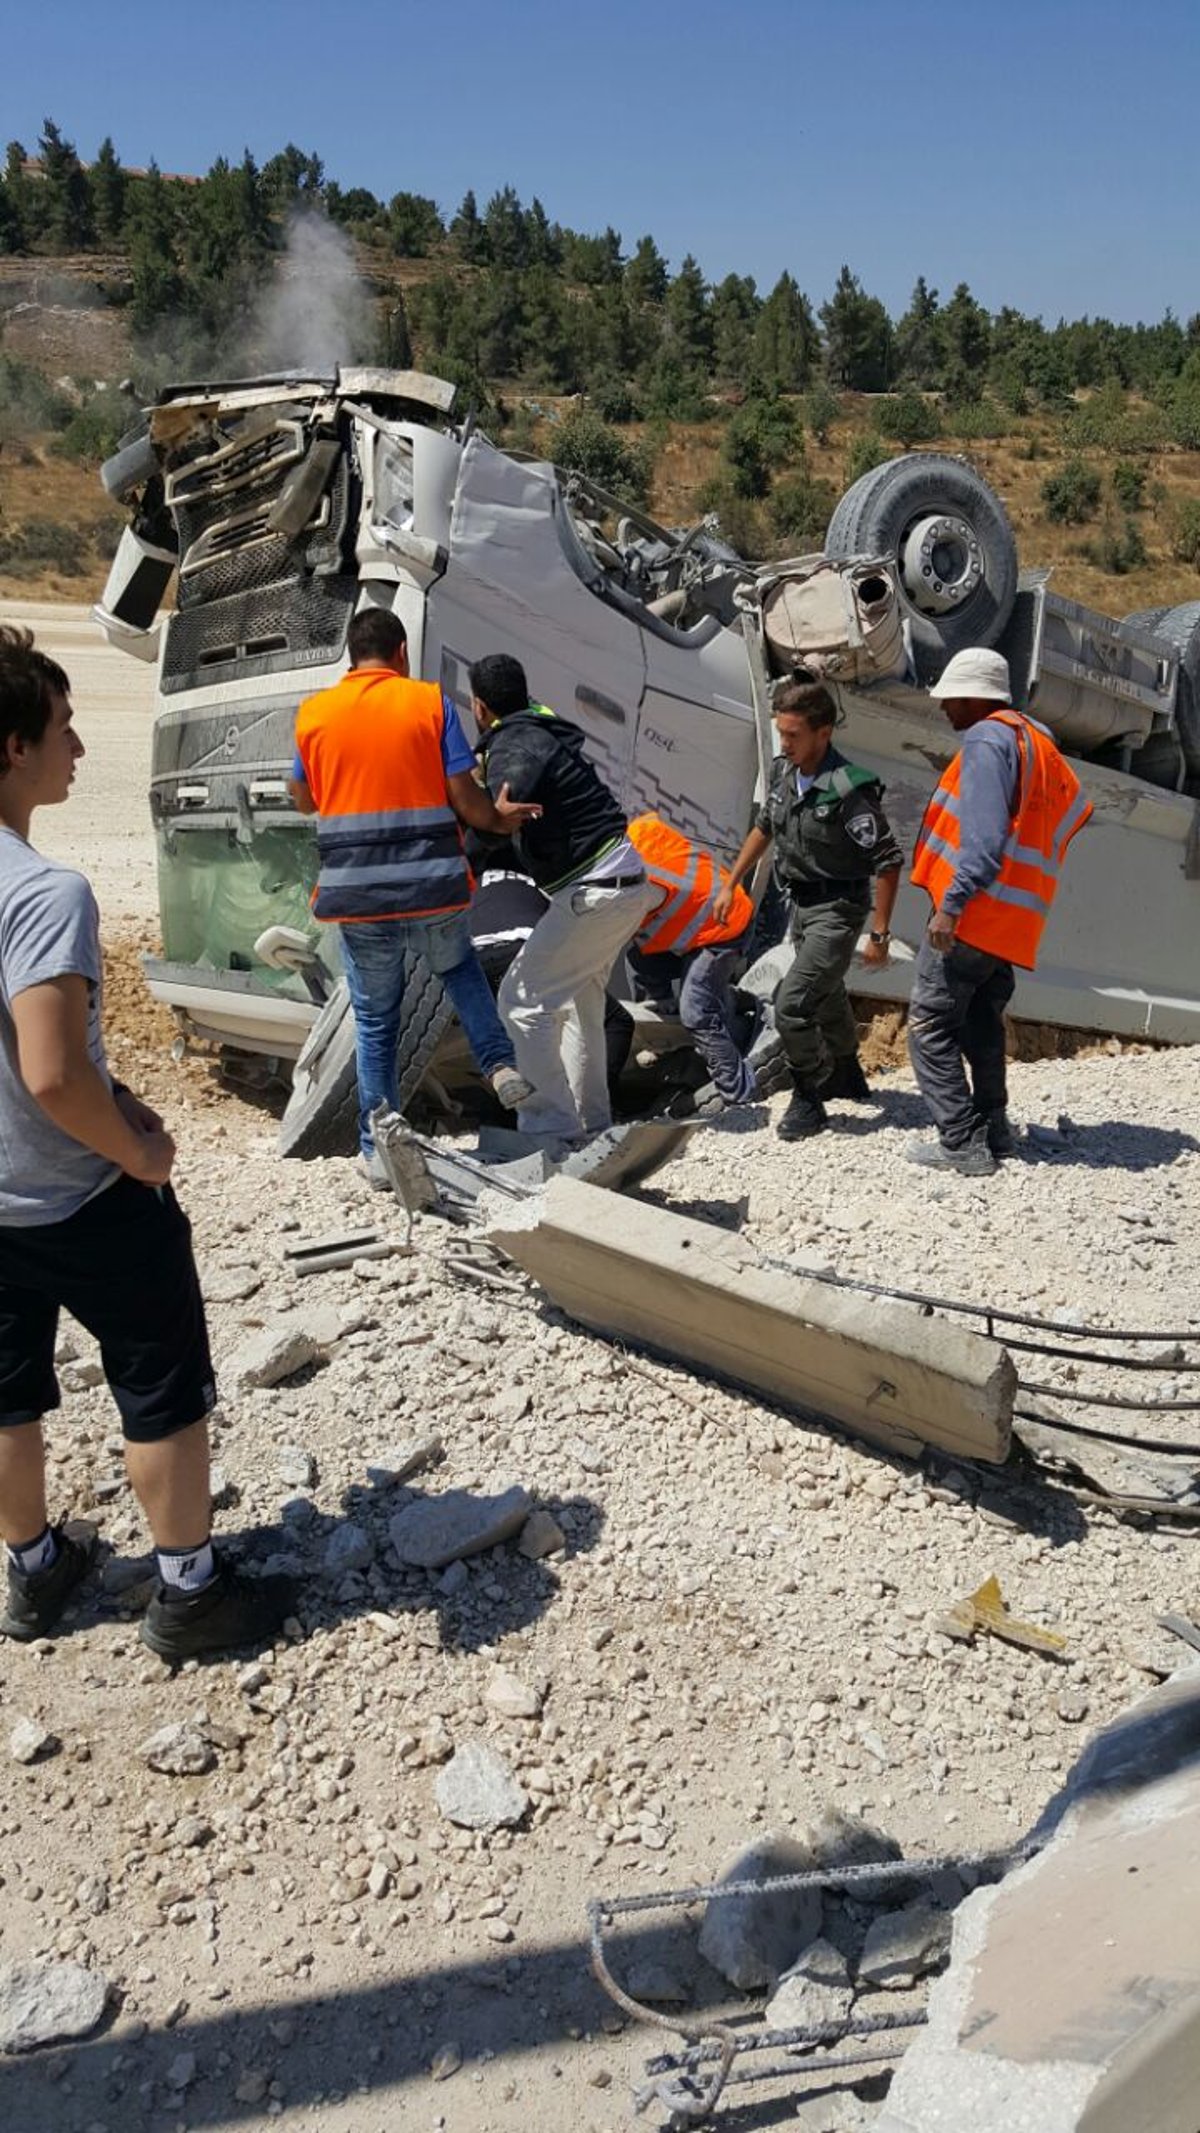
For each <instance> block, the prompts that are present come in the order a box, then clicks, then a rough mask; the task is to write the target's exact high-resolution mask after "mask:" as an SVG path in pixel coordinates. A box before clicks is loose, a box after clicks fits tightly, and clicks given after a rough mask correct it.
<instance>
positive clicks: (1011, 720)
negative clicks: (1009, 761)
mask: <svg viewBox="0 0 1200 2133" xmlns="http://www.w3.org/2000/svg"><path fill="white" fill-rule="evenodd" d="M989 715H990V717H992V718H996V719H999V720H1000V721H1001V723H1002V724H1003V725H1005V726H1010V727H1011V728H1012V730H1013V732H1014V733H1015V734H1016V737H1017V752H1018V755H1019V758H1020V765H1021V769H1020V778H1019V781H1018V786H1017V799H1016V807H1015V809H1014V811H1013V816H1012V820H1011V822H1010V823H1009V827H1008V836H1007V838H1006V840H1005V845H1004V856H1003V858H1002V860H1001V862H1000V871H999V873H998V874H997V876H996V878H995V880H994V881H993V882H992V883H991V885H990V886H989V887H988V888H986V889H984V890H982V891H981V892H980V893H979V894H978V895H977V896H972V897H971V899H970V901H969V902H968V903H966V904H964V906H963V908H962V911H961V912H960V913H959V914H958V918H957V921H956V932H957V935H958V938H959V940H960V941H966V943H967V945H968V947H971V948H982V949H983V950H984V951H985V953H986V954H988V955H995V956H999V957H1001V958H1002V960H1003V961H1004V962H1006V963H1016V964H1018V965H1019V967H1020V968H1021V969H1022V970H1032V969H1033V967H1034V964H1035V963H1036V961H1037V952H1038V946H1039V943H1040V941H1041V938H1042V929H1043V927H1044V926H1045V923H1046V920H1047V918H1048V917H1049V915H1050V906H1051V904H1052V903H1053V902H1054V897H1055V892H1056V890H1057V888H1058V876H1059V869H1060V867H1061V866H1062V862H1063V856H1064V854H1065V852H1066V849H1067V846H1068V845H1069V844H1070V842H1071V839H1072V837H1074V836H1075V834H1076V832H1077V831H1078V830H1081V829H1082V828H1083V825H1084V823H1085V822H1086V821H1087V819H1088V817H1089V816H1090V814H1091V812H1092V803H1091V801H1090V800H1089V799H1088V797H1087V795H1086V793H1085V792H1084V790H1083V787H1082V786H1081V784H1080V782H1079V780H1078V778H1077V777H1076V775H1075V773H1074V771H1073V770H1072V769H1071V766H1070V764H1069V763H1067V762H1066V761H1065V760H1064V758H1063V757H1062V755H1061V754H1060V753H1059V751H1058V749H1057V748H1056V747H1055V744H1054V742H1053V741H1052V740H1051V738H1050V736H1049V734H1048V733H1043V732H1042V730H1041V728H1040V727H1038V726H1035V725H1033V724H1032V723H1031V722H1030V720H1028V719H1026V718H1022V717H1021V714H1020V712H1018V711H993V712H991V713H990V714H989ZM962 760H963V759H962V751H961V750H960V751H959V753H958V754H957V755H956V756H955V758H954V760H953V762H952V763H950V764H949V765H948V767H947V769H946V770H945V771H944V773H943V775H942V781H941V784H940V785H939V786H938V788H937V791H936V792H935V793H934V795H933V798H932V799H931V801H930V802H929V805H928V807H927V808H926V810H925V818H924V820H923V822H922V824H921V827H920V829H919V831H918V832H917V848H916V853H915V855H914V858H913V870H912V878H913V881H914V882H915V883H916V886H917V887H918V888H920V889H928V891H929V894H930V896H931V897H932V898H933V907H934V910H935V911H940V909H941V907H942V898H943V897H944V896H945V894H946V891H947V889H948V888H949V887H950V884H951V882H952V881H953V879H954V875H955V872H956V869H957V867H958V855H959V825H960V819H961V817H960V803H961V794H962Z"/></svg>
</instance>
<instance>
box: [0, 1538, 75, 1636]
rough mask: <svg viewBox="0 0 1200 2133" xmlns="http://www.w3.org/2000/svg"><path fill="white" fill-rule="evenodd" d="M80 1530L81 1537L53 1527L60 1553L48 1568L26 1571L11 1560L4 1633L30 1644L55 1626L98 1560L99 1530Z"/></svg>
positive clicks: (0, 1631) (0, 1629)
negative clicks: (97, 1543) (73, 1536)
mask: <svg viewBox="0 0 1200 2133" xmlns="http://www.w3.org/2000/svg"><path fill="white" fill-rule="evenodd" d="M77 1530H78V1533H79V1538H78V1539H72V1537H71V1535H70V1534H69V1533H65V1532H64V1531H63V1528H62V1527H61V1526H54V1527H52V1528H51V1531H52V1532H53V1534H54V1538H55V1540H56V1541H57V1542H58V1554H57V1555H56V1556H55V1558H54V1561H53V1562H52V1563H51V1564H50V1567H49V1569H47V1570H33V1571H30V1572H28V1573H26V1572H25V1571H23V1570H15V1569H14V1568H13V1565H12V1563H11V1562H10V1563H9V1566H8V1607H7V1609H6V1611H5V1614H4V1616H3V1618H0V1636H5V1637H15V1638H16V1641H17V1643H18V1644H29V1643H31V1642H32V1640H33V1638H34V1637H45V1636H47V1635H48V1634H49V1632H50V1631H51V1630H52V1629H53V1628H54V1626H55V1624H56V1622H57V1621H58V1619H59V1617H60V1615H61V1614H62V1612H63V1609H64V1608H65V1606H66V1604H67V1602H68V1600H69V1599H70V1597H71V1594H72V1593H73V1592H74V1591H75V1589H76V1587H77V1586H79V1585H82V1583H83V1580H84V1579H85V1577H86V1576H87V1574H88V1571H89V1570H90V1569H91V1567H92V1564H93V1563H94V1562H95V1560H96V1539H97V1536H96V1533H95V1531H94V1530H93V1529H92V1528H90V1527H87V1526H84V1525H81V1526H80V1527H79V1528H78V1529H77Z"/></svg>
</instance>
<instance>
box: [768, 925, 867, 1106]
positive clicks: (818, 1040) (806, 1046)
mask: <svg viewBox="0 0 1200 2133" xmlns="http://www.w3.org/2000/svg"><path fill="white" fill-rule="evenodd" d="M866 915H867V908H866V906H865V905H864V904H861V903H858V902H850V901H847V900H846V899H844V898H839V899H838V901H837V902H836V903H829V904H812V905H810V906H808V907H807V908H803V909H799V908H798V909H797V910H796V911H794V912H793V915H792V945H793V946H794V948H795V950H796V954H795V959H794V961H793V963H792V966H791V968H790V970H789V971H788V972H787V973H786V975H785V976H784V978H783V979H782V981H781V983H780V986H779V990H778V991H777V993H776V994H775V1027H776V1029H777V1030H778V1031H779V1038H780V1042H781V1043H782V1045H783V1049H784V1053H785V1056H786V1058H787V1062H788V1065H789V1066H790V1067H791V1070H792V1072H793V1074H794V1075H795V1077H796V1079H797V1081H800V1082H804V1083H805V1084H807V1085H808V1086H809V1087H811V1088H814V1089H815V1088H816V1087H817V1086H818V1084H819V1083H820V1082H822V1081H825V1080H826V1079H827V1078H828V1075H829V1072H830V1069H831V1068H832V1067H833V1066H834V1065H836V1063H837V1061H838V1060H839V1059H853V1057H854V1054H855V1053H856V1052H857V1050H858V1029H857V1026H856V1024H855V1020H854V1009H853V1008H852V1007H851V1005H850V1001H849V997H848V995H847V992H846V986H845V977H846V972H847V971H848V970H849V968H850V958H851V957H852V955H853V954H854V950H855V947H856V946H857V943H858V936H859V934H860V933H861V932H862V929H863V922H864V920H865V918H866Z"/></svg>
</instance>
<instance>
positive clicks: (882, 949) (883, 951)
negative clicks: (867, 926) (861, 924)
mask: <svg viewBox="0 0 1200 2133" xmlns="http://www.w3.org/2000/svg"><path fill="white" fill-rule="evenodd" d="M888 954H889V944H888V942H887V941H873V940H871V939H870V937H868V939H867V945H866V947H865V948H864V949H863V952H862V959H863V962H864V963H866V964H867V965H868V967H869V968H870V969H872V970H882V968H883V966H884V964H885V963H886V962H887V960H888Z"/></svg>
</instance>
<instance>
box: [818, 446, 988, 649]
mask: <svg viewBox="0 0 1200 2133" xmlns="http://www.w3.org/2000/svg"><path fill="white" fill-rule="evenodd" d="M938 518H946V519H950V520H953V521H954V522H955V523H956V525H957V526H959V527H965V528H966V529H967V530H968V532H969V535H970V537H971V542H972V549H973V554H974V558H975V560H974V561H971V560H970V558H969V556H968V553H967V552H966V551H965V550H964V549H962V544H961V543H959V541H958V537H957V535H955V536H954V537H953V539H952V540H951V541H950V542H949V543H948V544H947V545H948V552H949V555H950V559H951V560H950V568H949V569H948V571H947V576H948V577H949V576H950V575H951V573H953V575H954V576H955V577H956V578H958V577H959V576H960V575H962V576H963V577H965V578H966V580H967V581H968V582H969V590H967V591H966V592H965V593H964V595H963V596H962V598H961V600H960V601H959V603H958V604H956V605H950V606H947V607H946V608H945V609H944V611H942V612H936V613H935V612H931V611H929V608H928V605H927V604H919V603H918V601H917V599H916V598H914V593H917V592H919V593H921V594H922V598H924V592H925V588H924V586H923V585H922V583H921V582H920V579H919V576H918V575H915V574H914V572H915V566H914V565H913V564H912V563H909V564H908V565H907V566H906V547H907V546H908V545H909V544H910V535H912V533H913V529H914V528H916V527H918V526H919V525H921V524H925V523H928V522H930V521H933V520H936V519H938ZM960 551H961V552H960ZM825 553H826V555H828V556H834V557H838V558H844V557H846V556H855V555H870V556H881V557H885V558H886V559H887V560H888V561H889V562H891V563H892V564H893V565H894V566H895V570H896V575H897V580H898V582H899V585H900V597H901V601H902V604H903V608H904V614H905V619H906V621H907V622H908V624H909V628H910V631H911V634H912V642H913V649H914V652H915V653H916V654H917V655H918V664H919V665H920V666H921V667H922V668H923V669H929V670H931V671H932V670H933V669H935V668H936V667H937V666H938V663H939V661H944V660H945V658H947V657H948V655H949V654H950V653H951V652H957V651H961V650H962V649H963V647H964V646H966V645H970V644H979V645H993V644H995V643H996V642H997V641H998V639H999V638H1000V637H1001V636H1003V634H1004V631H1005V629H1006V627H1007V625H1008V620H1009V617H1010V615H1011V614H1012V610H1013V602H1014V600H1015V599H1016V596H1017V544H1016V541H1015V540H1014V538H1013V530H1012V527H1011V526H1010V525H1009V522H1008V514H1007V513H1006V511H1005V509H1004V506H1003V504H1002V503H1001V501H1000V498H999V497H998V496H997V495H996V492H995V490H994V489H992V488H989V486H988V484H987V482H986V481H985V480H984V479H983V476H982V475H981V474H977V473H976V472H975V469H974V468H973V467H971V466H968V465H967V463H966V461H965V460H962V459H953V458H951V457H950V456H949V455H948V454H946V453H944V452H906V453H905V455H904V456H903V458H901V459H889V460H886V461H885V462H884V464H883V465H882V466H879V467H872V468H871V469H870V471H869V473H866V474H864V475H862V476H861V478H860V479H859V480H858V481H856V482H855V483H854V484H853V485H852V487H850V488H849V489H847V491H846V493H845V495H844V496H843V497H842V499H841V502H840V503H839V504H838V506H837V509H836V510H835V512H834V514H833V517H832V518H831V519H830V521H829V530H828V532H827V533H826V535H825ZM955 555H958V557H959V561H958V563H957V564H956V563H955V562H954V560H953V558H954V556H955ZM937 591H938V592H939V593H940V591H941V588H940V586H939V587H938V588H937Z"/></svg>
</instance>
